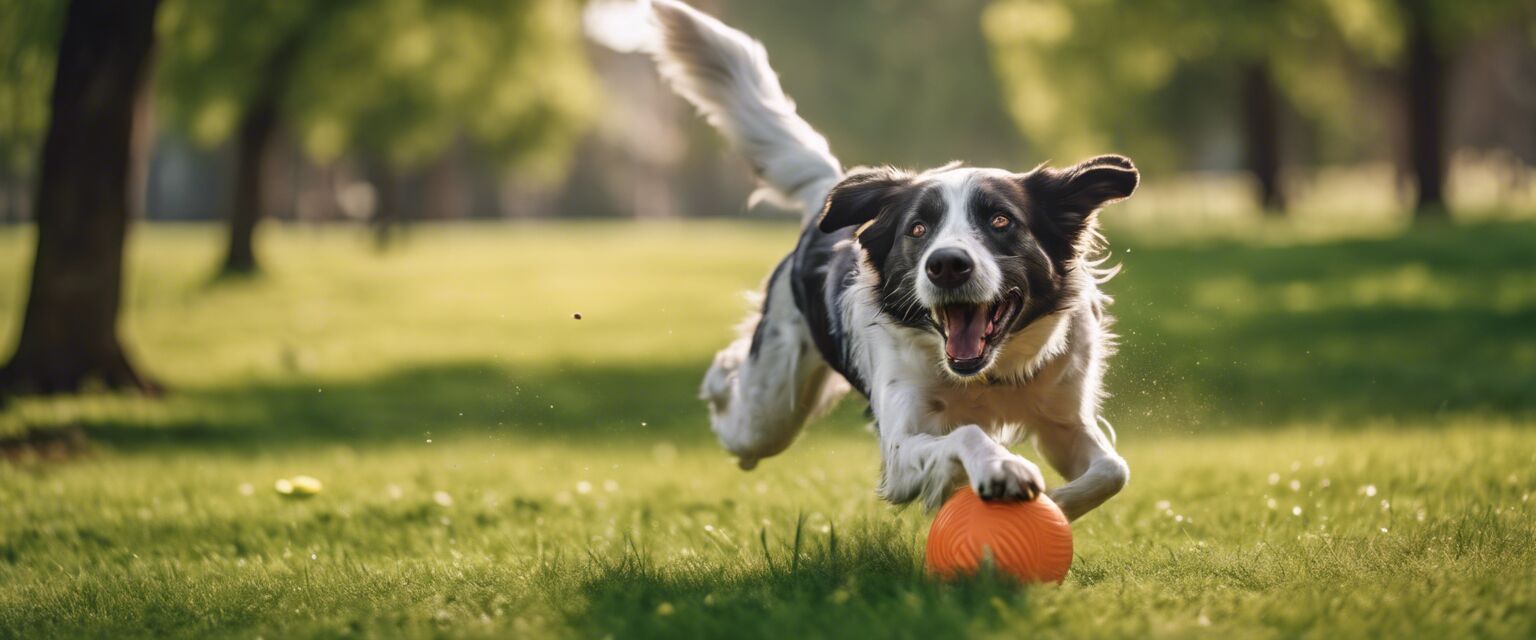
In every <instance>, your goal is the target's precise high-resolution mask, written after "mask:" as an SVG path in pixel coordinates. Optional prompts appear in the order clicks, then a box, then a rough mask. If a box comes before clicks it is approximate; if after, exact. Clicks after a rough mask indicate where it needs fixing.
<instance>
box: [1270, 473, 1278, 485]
mask: <svg viewBox="0 0 1536 640" xmlns="http://www.w3.org/2000/svg"><path fill="white" fill-rule="evenodd" d="M1269 484H1270V486H1274V485H1277V484H1280V474H1278V473H1274V472H1271V473H1270V474H1269Z"/></svg>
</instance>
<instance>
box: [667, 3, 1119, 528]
mask: <svg viewBox="0 0 1536 640" xmlns="http://www.w3.org/2000/svg"><path fill="white" fill-rule="evenodd" d="M651 14H652V15H653V16H654V19H655V20H656V23H657V26H658V27H659V29H658V31H659V34H660V41H659V42H658V43H657V46H656V48H655V51H654V54H655V56H656V58H657V60H658V63H659V65H660V68H661V70H662V73H663V75H664V76H665V77H666V78H667V79H668V80H669V81H670V82H671V84H672V86H673V87H674V88H675V89H676V90H677V91H678V93H680V94H681V95H683V96H684V97H685V98H687V99H688V100H689V101H690V102H692V103H693V104H694V105H695V106H696V107H697V108H698V109H699V110H700V111H701V112H702V113H703V114H704V115H705V116H706V117H707V118H708V120H709V121H710V122H711V123H712V124H713V125H714V126H716V127H717V128H719V129H720V131H721V132H722V133H723V134H724V135H725V137H726V139H727V140H728V141H729V142H730V143H731V145H732V146H733V147H734V148H735V149H736V150H738V151H739V152H741V153H742V154H743V155H745V156H746V157H747V158H749V159H750V160H751V161H752V163H753V165H754V166H755V167H756V169H757V172H758V175H759V177H760V178H761V179H762V181H763V182H764V183H765V188H766V189H768V190H770V191H772V192H774V193H776V194H778V195H779V196H782V198H781V199H782V200H783V201H786V202H788V203H791V204H793V205H795V206H797V207H798V208H799V209H800V210H801V211H802V212H803V214H804V220H805V221H806V223H807V224H812V223H814V219H815V218H816V216H817V215H818V214H819V212H820V211H821V209H822V206H823V203H824V201H825V199H826V196H827V194H828V192H829V190H830V189H831V188H832V187H833V186H834V185H836V184H837V183H838V181H839V180H840V179H841V178H842V176H843V172H842V169H841V166H840V164H839V163H838V161H837V159H836V158H834V157H833V156H832V154H831V152H830V151H829V150H828V147H827V142H826V139H825V138H823V137H822V136H821V135H820V134H818V133H816V131H815V130H814V129H812V128H811V126H810V125H809V124H807V123H806V122H805V121H804V120H803V119H801V118H800V117H799V115H797V114H796V112H795V106H794V103H793V102H792V101H790V99H789V98H788V97H787V96H786V95H785V94H784V92H783V90H782V89H781V88H780V86H779V83H778V78H777V75H776V74H775V73H774V71H773V69H772V68H771V67H769V65H768V57H767V54H766V52H765V51H764V49H763V46H762V45H761V44H760V43H758V42H756V41H754V40H752V39H751V38H749V37H748V36H746V35H745V34H743V33H741V32H740V31H737V30H735V29H732V28H730V27H728V26H726V25H725V24H723V23H721V22H720V21H718V20H716V19H714V18H712V17H710V16H707V15H705V14H703V13H700V12H698V11H697V10H695V9H693V8H691V7H689V6H687V5H685V4H682V3H680V2H676V1H674V0H651ZM989 171H996V170H989V169H966V168H955V167H946V168H943V169H940V170H936V171H933V172H929V173H926V174H923V175H922V176H920V177H919V179H920V180H922V181H927V182H931V183H933V184H934V185H935V186H937V187H938V188H942V189H945V190H947V191H948V192H950V193H951V195H952V197H948V198H946V200H947V201H948V202H949V203H950V206H951V207H959V206H964V202H965V198H964V197H962V196H963V195H964V193H965V191H966V189H967V188H968V186H967V185H968V184H969V183H970V182H971V180H972V179H974V178H975V177H976V176H979V175H984V174H985V173H986V172H989ZM945 220H946V222H945V223H944V225H943V227H942V228H940V229H938V230H936V233H937V234H938V235H937V236H936V238H935V239H936V240H937V242H935V243H934V246H935V247H938V246H955V247H960V248H966V249H967V250H971V249H969V247H970V246H971V244H972V243H974V242H975V234H976V231H977V230H976V229H975V228H974V227H973V226H972V225H971V223H970V222H969V218H968V217H967V216H964V215H949V216H945ZM972 252H973V253H979V252H976V251H972ZM976 262H977V264H978V265H982V266H980V267H979V269H978V275H977V277H976V278H975V280H974V281H975V282H976V283H977V284H976V285H975V287H976V289H977V290H976V291H975V292H974V294H975V298H976V299H988V298H995V297H996V296H997V294H998V293H999V292H998V291H997V289H998V288H999V287H1000V286H1001V277H1000V275H999V274H998V273H997V272H996V269H997V267H996V265H995V264H992V263H991V262H990V261H988V260H977V261H976ZM1088 266H1091V265H1088ZM1088 266H1084V268H1081V269H1073V270H1071V272H1070V273H1069V274H1068V277H1070V278H1074V279H1075V282H1074V283H1073V284H1074V286H1073V287H1072V288H1071V289H1072V290H1073V291H1075V292H1076V293H1075V298H1074V299H1072V300H1071V301H1069V302H1068V303H1067V304H1066V305H1065V306H1064V307H1063V308H1062V309H1061V310H1060V311H1057V312H1055V313H1052V314H1049V315H1047V316H1044V317H1042V318H1040V319H1038V320H1036V321H1034V322H1033V323H1032V324H1030V325H1029V326H1028V327H1026V328H1024V329H1023V330H1022V331H1020V332H1019V333H1017V334H1015V335H1014V336H1012V337H1011V338H1010V339H1009V340H1008V341H1007V342H1006V343H1005V344H1003V345H1002V346H1001V347H1000V349H999V350H998V355H997V359H996V361H995V362H994V363H993V365H992V367H990V368H989V369H988V370H987V371H986V373H984V374H983V375H982V376H981V377H982V378H983V379H980V380H977V379H974V378H972V379H960V378H957V377H955V376H954V375H953V374H951V373H950V372H949V370H948V368H947V367H946V366H945V363H944V360H943V353H944V347H943V344H942V343H941V340H940V338H939V337H938V336H937V335H935V334H934V333H933V332H931V331H919V330H916V329H912V328H909V327H905V326H902V325H900V324H898V323H896V322H895V321H893V320H892V319H891V318H890V317H888V316H886V315H885V314H884V313H883V312H882V311H881V308H880V306H879V300H878V298H877V296H878V295H879V293H878V292H879V287H878V283H877V282H876V281H875V276H874V275H873V271H872V270H870V269H867V268H866V269H862V270H861V271H860V275H859V278H860V280H859V282H858V283H857V284H856V285H855V286H853V287H850V288H849V289H848V290H847V291H846V292H845V293H844V294H843V295H844V296H845V298H844V300H843V302H844V304H843V305H842V309H843V313H844V314H845V315H846V317H845V318H844V320H845V323H844V325H843V326H846V327H855V328H857V330H856V331H853V332H852V333H851V334H850V335H849V336H847V337H846V339H847V340H848V341H850V344H849V345H848V346H849V347H850V352H851V354H852V358H851V360H852V366H853V367H855V368H856V369H857V371H859V373H860V374H861V376H862V377H864V378H865V379H866V380H867V381H868V382H869V386H870V403H871V408H872V409H873V412H874V415H875V418H876V424H877V427H878V431H879V438H880V445H881V454H882V458H883V465H882V470H881V480H880V484H879V494H880V495H881V496H882V497H884V498H885V499H887V500H890V501H892V502H896V503H905V502H909V501H912V500H915V499H921V500H922V501H923V502H924V503H925V504H926V505H927V506H928V507H929V508H933V507H935V506H937V505H938V504H939V503H941V502H942V501H943V499H944V498H945V496H946V495H947V493H948V491H949V490H950V489H951V488H952V487H953V486H955V485H956V484H957V483H959V482H963V481H965V480H966V479H967V478H968V479H969V481H970V483H971V485H972V486H973V487H975V488H977V489H978V491H979V490H980V489H981V488H982V487H992V488H1000V489H1001V495H1003V496H1004V497H1007V498H1014V499H1019V498H1023V499H1027V498H1029V497H1031V496H1032V493H1031V491H1032V490H1033V489H1038V488H1043V487H1044V486H1045V482H1044V478H1043V476H1042V475H1041V472H1040V468H1039V467H1037V466H1036V465H1035V464H1034V463H1032V462H1030V461H1029V460H1027V459H1025V458H1024V457H1022V456H1019V455H1017V454H1014V453H1013V452H1011V451H1009V450H1008V448H1007V445H1011V444H1014V443H1015V442H1016V441H1018V440H1020V439H1022V438H1023V437H1026V436H1027V437H1029V438H1030V439H1032V440H1033V442H1034V445H1035V447H1036V449H1037V450H1038V451H1039V453H1040V454H1041V455H1043V456H1044V457H1045V459H1046V460H1047V461H1048V462H1049V463H1050V464H1051V466H1052V467H1054V468H1055V469H1056V470H1057V471H1058V472H1060V473H1061V475H1062V476H1063V477H1064V478H1066V479H1067V480H1068V482H1067V483H1066V484H1064V485H1062V486H1060V487H1057V488H1055V489H1054V490H1051V491H1050V492H1049V494H1050V496H1051V497H1052V498H1053V499H1054V500H1055V501H1056V503H1057V504H1058V505H1060V507H1061V508H1062V510H1063V511H1064V512H1065V513H1066V514H1067V516H1068V517H1070V518H1076V517H1078V516H1081V515H1083V514H1084V513H1086V512H1088V511H1089V510H1091V509H1093V508H1094V507H1097V506H1098V505H1100V504H1102V503H1103V502H1104V501H1105V500H1107V499H1108V498H1109V497H1111V496H1113V495H1114V494H1115V493H1117V492H1118V491H1120V489H1121V488H1122V487H1123V486H1124V485H1125V483H1126V481H1127V479H1128V478H1129V470H1128V467H1127V466H1126V464H1125V461H1124V460H1123V459H1122V458H1121V457H1120V456H1119V454H1117V453H1116V452H1115V449H1114V442H1113V437H1112V435H1108V434H1106V431H1105V430H1104V429H1101V427H1100V421H1101V419H1100V417H1099V403H1100V400H1101V377H1102V373H1103V366H1104V365H1103V363H1104V358H1105V357H1106V355H1107V351H1108V350H1109V348H1110V347H1111V345H1112V344H1113V342H1112V338H1113V337H1112V336H1111V335H1110V334H1109V333H1108V331H1107V328H1106V325H1107V316H1105V314H1104V311H1103V307H1104V305H1105V304H1106V303H1107V302H1108V298H1107V297H1106V296H1104V295H1103V294H1101V293H1100V292H1099V290H1098V287H1097V284H1098V283H1097V282H1096V281H1095V280H1094V275H1093V270H1092V269H1090V268H1088ZM988 267H990V268H991V271H990V272H989V271H987V269H988ZM789 277H790V270H789V269H787V268H781V269H779V270H777V271H776V272H775V274H774V275H773V276H772V277H771V278H770V279H771V280H779V281H778V282H770V283H769V286H768V287H767V291H768V292H769V295H770V296H772V299H770V300H768V301H767V303H768V304H767V306H766V308H767V312H766V314H767V315H766V316H765V317H752V318H748V320H747V322H746V323H744V325H743V331H742V335H741V337H740V338H738V339H737V340H736V341H735V342H733V343H732V344H731V345H730V346H728V347H726V348H725V349H724V350H722V351H721V352H720V353H719V354H718V355H717V356H716V358H715V362H714V365H713V366H712V367H711V368H710V371H709V373H708V374H707V375H706V377H705V380H704V384H703V388H702V395H703V397H704V398H705V399H706V400H707V401H708V403H709V406H710V414H711V422H712V426H713V429H714V431H715V433H716V434H717V435H718V437H719V439H720V442H721V444H722V445H724V447H725V448H726V449H727V450H728V451H730V452H731V453H733V454H735V455H736V456H737V457H738V458H739V460H740V464H741V466H742V468H744V469H750V468H752V467H753V466H755V465H756V464H757V462H758V461H759V460H761V459H762V458H764V457H768V456H771V455H774V454H777V453H779V452H781V451H783V450H784V449H785V448H786V447H788V446H789V445H790V443H792V442H793V441H794V439H795V437H796V436H797V435H798V434H799V432H800V430H801V428H802V426H803V425H804V424H805V422H806V421H807V420H809V419H810V418H811V417H812V415H813V414H815V413H816V412H817V411H818V410H819V409H821V408H823V407H826V406H829V405H830V404H831V403H833V402H835V401H836V399H837V398H839V397H841V395H842V393H843V392H844V391H846V390H847V388H848V386H847V384H846V383H845V382H844V381H842V379H841V376H838V375H837V374H836V373H835V372H833V371H831V369H830V367H829V366H828V365H827V363H826V362H825V361H824V360H823V359H822V357H821V356H820V354H819V352H818V351H817V349H816V347H815V344H814V343H813V341H812V338H811V334H810V331H809V329H808V327H807V325H806V322H805V319H804V318H803V317H802V316H801V314H800V311H799V310H798V308H797V307H796V305H795V301H794V299H793V297H792V295H791V293H790V286H789V282H788V278H789ZM917 291H918V293H919V297H920V298H927V299H925V300H922V302H923V303H924V304H930V305H931V303H934V302H936V301H942V300H940V299H941V298H942V297H944V296H945V295H949V296H950V297H953V295H954V294H942V293H941V292H937V291H932V290H929V289H926V288H925V285H924V284H922V283H920V284H919V286H918V289H917ZM965 295H966V297H971V295H970V294H965ZM930 308H932V307H931V306H930ZM759 323H761V324H762V325H763V327H762V331H763V338H762V342H761V344H760V345H759V347H758V349H759V351H758V353H757V354H756V356H754V357H748V352H749V349H750V347H751V341H752V331H753V329H754V328H756V327H757V325H758V324H759ZM1106 424H1107V423H1106ZM1110 433H1112V432H1110Z"/></svg>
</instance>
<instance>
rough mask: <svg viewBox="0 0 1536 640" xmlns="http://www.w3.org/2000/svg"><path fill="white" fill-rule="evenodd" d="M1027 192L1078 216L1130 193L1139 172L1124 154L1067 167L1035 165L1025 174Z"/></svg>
mask: <svg viewBox="0 0 1536 640" xmlns="http://www.w3.org/2000/svg"><path fill="white" fill-rule="evenodd" d="M1024 181H1025V184H1026V186H1027V187H1028V188H1029V194H1030V196H1032V197H1034V198H1039V199H1040V201H1041V202H1042V204H1046V205H1048V206H1050V207H1051V208H1052V209H1054V210H1055V211H1056V212H1058V213H1061V214H1066V215H1068V216H1075V217H1077V218H1079V219H1081V218H1086V217H1088V216H1090V215H1093V212H1095V211H1098V210H1099V209H1100V208H1102V207H1103V206H1104V205H1106V204H1109V203H1111V202H1115V201H1117V200H1124V199H1126V198H1129V197H1131V193H1133V192H1135V191H1136V184H1137V183H1138V182H1140V181H1141V174H1140V173H1138V172H1137V171H1136V165H1134V164H1132V163H1131V160H1130V158H1127V157H1125V156H1099V157H1097V158H1093V159H1091V160H1084V161H1082V162H1079V163H1077V164H1076V165H1073V166H1071V167H1068V168H1066V169H1051V168H1041V169H1037V170H1035V171H1033V172H1031V173H1030V174H1028V175H1026V176H1025V177H1024Z"/></svg>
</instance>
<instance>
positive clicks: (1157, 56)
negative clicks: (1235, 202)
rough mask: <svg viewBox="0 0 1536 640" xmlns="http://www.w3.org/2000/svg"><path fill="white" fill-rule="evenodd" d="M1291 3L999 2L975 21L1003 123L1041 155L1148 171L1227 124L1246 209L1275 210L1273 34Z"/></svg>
mask: <svg viewBox="0 0 1536 640" xmlns="http://www.w3.org/2000/svg"><path fill="white" fill-rule="evenodd" d="M1295 4H1296V3H1287V2H1284V1H1283V0H1266V1H1263V2H1242V3H1231V2H1227V3H1221V2H1200V3H1189V2H1175V1H1171V0H1099V1H1095V2H1076V1H1070V0H999V1H997V2H994V3H993V4H992V5H991V6H990V7H989V8H988V11H987V13H986V16H985V18H984V19H983V24H984V25H986V27H987V35H988V39H989V40H990V41H991V43H992V46H993V51H994V60H995V65H996V68H997V71H998V75H999V79H1000V80H1001V81H1002V84H1003V85H1004V86H1005V87H1006V91H1005V94H1006V96H1007V98H1006V99H1007V102H1008V105H1009V107H1010V110H1011V112H1012V113H1013V115H1014V119H1015V121H1016V123H1017V124H1018V126H1019V128H1020V130H1021V131H1023V133H1024V134H1025V137H1026V139H1028V141H1029V142H1030V143H1031V144H1033V145H1034V146H1035V147H1036V148H1037V150H1039V151H1040V152H1041V153H1042V155H1044V156H1045V157H1057V158H1064V157H1078V156H1083V155H1092V154H1097V153H1103V152H1106V151H1109V150H1116V151H1124V152H1126V153H1129V154H1131V155H1133V156H1135V157H1136V159H1137V163H1138V164H1139V165H1142V166H1144V167H1146V168H1149V169H1151V170H1154V171H1155V170H1158V169H1159V168H1171V167H1184V166H1190V165H1192V164H1196V163H1198V162H1199V161H1198V160H1197V157H1198V156H1199V155H1200V152H1201V146H1202V145H1201V143H1202V142H1204V143H1205V144H1206V146H1214V141H1215V140H1218V139H1219V138H1220V134H1221V133H1222V128H1221V124H1222V123H1229V124H1227V125H1226V126H1227V127H1229V128H1231V129H1234V130H1235V133H1236V134H1237V135H1238V137H1239V139H1240V140H1241V141H1242V147H1243V148H1242V153H1241V156H1240V158H1241V162H1242V163H1243V166H1244V168H1246V169H1247V170H1248V171H1249V172H1250V173H1252V174H1253V176H1254V178H1255V180H1254V182H1255V185H1256V187H1257V189H1256V194H1257V198H1256V200H1257V201H1258V202H1259V203H1260V204H1261V205H1262V207H1263V208H1264V209H1265V210H1266V211H1280V210H1283V209H1284V207H1285V203H1286V198H1285V194H1284V190H1283V188H1282V181H1281V171H1282V168H1283V162H1282V154H1283V151H1284V148H1283V145H1282V141H1283V140H1284V135H1283V134H1284V132H1285V131H1284V128H1283V124H1284V122H1285V118H1284V117H1283V115H1284V114H1285V112H1286V111H1287V110H1288V108H1289V107H1290V106H1291V105H1292V104H1293V103H1294V100H1293V97H1292V96H1290V95H1289V92H1288V89H1289V87H1287V86H1284V85H1283V84H1281V83H1280V82H1279V80H1280V78H1277V73H1276V67H1277V66H1279V65H1280V64H1281V63H1280V62H1279V61H1281V60H1284V59H1285V58H1287V57H1288V56H1291V55H1292V53H1293V51H1292V49H1293V47H1291V46H1290V45H1289V43H1287V42H1286V41H1285V40H1284V38H1283V37H1282V34H1281V33H1280V32H1279V31H1280V29H1282V28H1283V27H1284V26H1285V25H1288V24H1290V23H1292V22H1294V21H1295V19H1296V17H1297V16H1296V15H1295V14H1297V13H1299V11H1298V9H1297V7H1295V6H1294V5H1295ZM1233 114H1235V115H1236V116H1238V117H1232V115H1233ZM1213 123H1215V124H1213Z"/></svg>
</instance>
